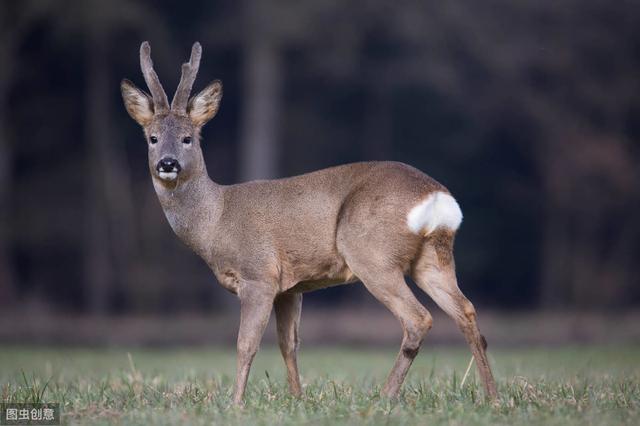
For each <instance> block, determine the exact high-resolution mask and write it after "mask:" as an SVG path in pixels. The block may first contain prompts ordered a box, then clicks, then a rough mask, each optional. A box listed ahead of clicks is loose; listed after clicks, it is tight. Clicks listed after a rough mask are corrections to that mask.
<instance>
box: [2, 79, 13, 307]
mask: <svg viewBox="0 0 640 426" xmlns="http://www.w3.org/2000/svg"><path fill="white" fill-rule="evenodd" d="M6 81H7V80H6V79H5V78H4V76H0V308H7V307H10V306H11V305H12V304H13V302H14V301H15V296H16V292H15V274H14V268H13V261H12V259H11V252H12V250H11V246H12V241H13V238H12V235H11V212H10V210H11V206H12V199H13V198H12V194H11V193H12V190H13V187H12V185H13V179H12V175H13V173H12V161H11V159H12V155H11V141H10V136H9V129H8V126H7V108H6V105H7V96H8V90H7V84H6Z"/></svg>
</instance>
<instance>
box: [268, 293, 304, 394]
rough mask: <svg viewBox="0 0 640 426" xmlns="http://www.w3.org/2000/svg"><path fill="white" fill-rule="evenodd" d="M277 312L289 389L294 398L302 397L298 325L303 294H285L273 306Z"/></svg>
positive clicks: (279, 341) (280, 343)
mask: <svg viewBox="0 0 640 426" xmlns="http://www.w3.org/2000/svg"><path fill="white" fill-rule="evenodd" d="M273 307H274V310H275V311H276V322H277V329H278V343H279V345H280V352H282V357H283V358H284V363H285V365H286V366H287V378H288V381H289V389H290V390H291V393H292V394H293V395H294V396H297V397H299V396H300V395H302V387H301V386H300V374H299V373H298V362H297V359H296V358H297V352H298V342H299V339H298V325H299V323H300V311H301V309H302V294H301V293H284V294H281V295H279V296H278V297H276V300H275V302H274V304H273Z"/></svg>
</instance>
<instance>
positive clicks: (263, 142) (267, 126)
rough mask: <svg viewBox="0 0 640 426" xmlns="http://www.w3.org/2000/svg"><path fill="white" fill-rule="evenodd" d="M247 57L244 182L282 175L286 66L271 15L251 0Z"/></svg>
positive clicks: (242, 151) (242, 148) (247, 3)
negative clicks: (283, 76) (282, 86)
mask: <svg viewBox="0 0 640 426" xmlns="http://www.w3.org/2000/svg"><path fill="white" fill-rule="evenodd" d="M244 7H245V11H244V13H245V17H244V19H245V32H246V38H245V40H244V57H243V65H242V66H243V71H242V73H243V75H242V78H243V87H244V94H243V111H242V124H241V126H242V128H241V146H240V161H241V163H240V178H241V180H242V181H247V180H252V179H268V178H274V177H276V176H277V175H278V166H279V164H278V162H279V157H280V144H279V141H278V137H279V134H278V129H279V119H280V111H281V105H280V102H281V99H280V95H281V90H280V83H281V74H282V69H281V68H282V64H281V58H280V52H279V50H278V45H277V43H276V41H275V40H274V38H275V37H273V36H272V34H270V29H269V27H268V25H269V23H268V22H267V20H268V16H269V15H268V14H265V13H263V8H264V6H263V5H262V3H261V2H258V1H251V0H247V1H245V4H244Z"/></svg>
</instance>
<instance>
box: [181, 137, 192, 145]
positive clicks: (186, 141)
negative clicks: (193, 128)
mask: <svg viewBox="0 0 640 426" xmlns="http://www.w3.org/2000/svg"><path fill="white" fill-rule="evenodd" d="M182 143H183V144H185V145H189V144H190V143H191V136H186V137H185V138H184V139H182Z"/></svg>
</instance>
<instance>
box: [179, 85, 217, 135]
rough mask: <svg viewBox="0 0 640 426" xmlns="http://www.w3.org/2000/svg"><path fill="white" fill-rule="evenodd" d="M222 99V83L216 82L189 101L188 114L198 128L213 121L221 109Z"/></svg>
mask: <svg viewBox="0 0 640 426" xmlns="http://www.w3.org/2000/svg"><path fill="white" fill-rule="evenodd" d="M221 99H222V82H221V81H220V80H215V81H214V82H213V83H211V84H210V85H208V86H207V87H206V88H205V89H204V90H203V91H202V92H200V93H198V94H197V95H195V96H194V97H192V98H191V100H190V101H189V105H188V106H187V114H189V118H191V121H193V124H195V125H196V126H202V125H204V124H205V123H206V122H207V121H209V120H211V119H212V118H213V117H214V116H215V115H216V113H217V112H218V108H220V100H221Z"/></svg>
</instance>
